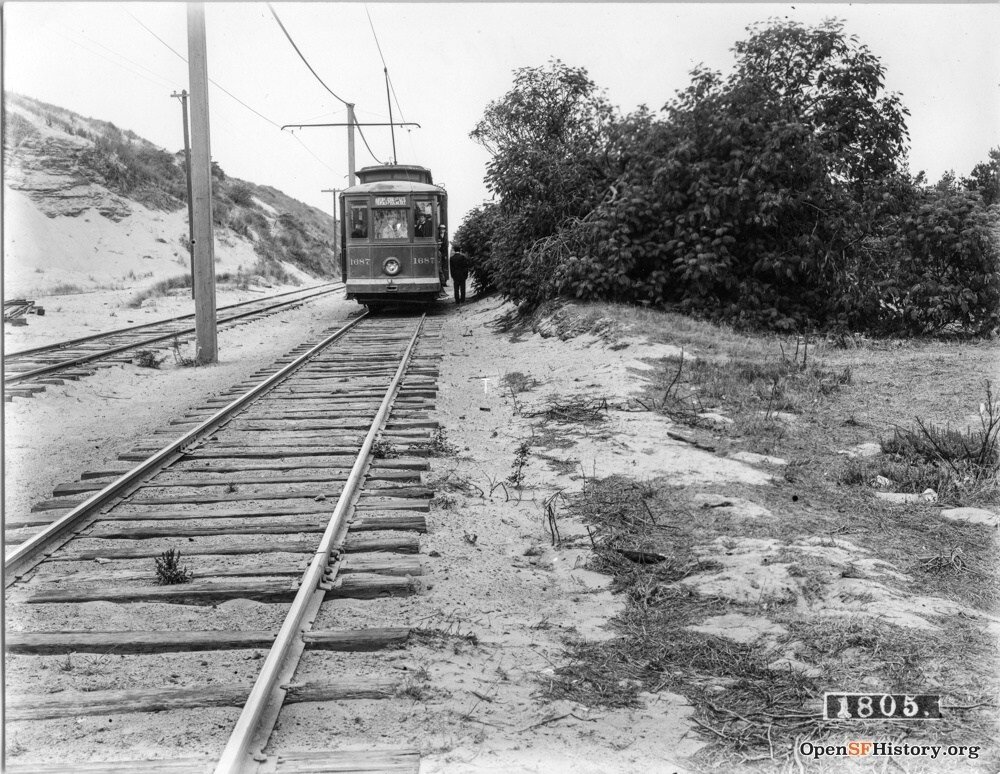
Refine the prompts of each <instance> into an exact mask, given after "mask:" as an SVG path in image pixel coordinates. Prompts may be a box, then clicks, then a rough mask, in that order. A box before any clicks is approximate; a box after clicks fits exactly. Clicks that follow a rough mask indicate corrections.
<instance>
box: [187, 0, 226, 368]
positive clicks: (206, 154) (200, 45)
mask: <svg viewBox="0 0 1000 774" xmlns="http://www.w3.org/2000/svg"><path fill="white" fill-rule="evenodd" d="M187 24H188V78H189V79H190V82H191V83H190V86H191V156H192V159H191V161H192V163H191V190H192V194H193V196H192V201H193V207H194V276H193V277H192V281H193V283H194V290H195V295H194V313H195V316H194V322H195V335H196V338H197V341H198V344H197V350H196V352H195V359H196V360H197V361H198V363H201V364H205V363H215V362H217V361H218V359H219V347H218V335H217V331H216V322H215V245H214V244H213V242H214V239H213V234H212V150H211V147H210V143H209V137H210V132H209V125H208V52H207V46H206V43H205V5H204V3H188V4H187Z"/></svg>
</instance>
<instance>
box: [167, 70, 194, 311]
mask: <svg viewBox="0 0 1000 774" xmlns="http://www.w3.org/2000/svg"><path fill="white" fill-rule="evenodd" d="M170 96H171V97H177V98H178V99H180V101H181V113H182V116H183V120H184V174H185V176H186V177H187V193H188V254H189V255H190V256H191V298H194V202H193V201H192V199H191V137H190V134H189V133H188V93H187V89H184V90H182V91H181V93H180V94H178V93H177V92H176V91H175V92H174V93H173V94H171V95H170Z"/></svg>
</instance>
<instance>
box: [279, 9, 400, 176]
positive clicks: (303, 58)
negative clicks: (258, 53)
mask: <svg viewBox="0 0 1000 774" xmlns="http://www.w3.org/2000/svg"><path fill="white" fill-rule="evenodd" d="M267 7H268V10H270V11H271V15H272V16H273V17H274V20H275V21H276V22H277V23H278V26H279V27H281V31H282V32H283V33H285V37H286V38H287V39H288V42H289V43H291V44H292V48H294V49H295V53H296V54H298V55H299V59H301V60H302V63H303V64H304V65H305V66H306V67H307V68H309V72H311V73H312V74H313V77H314V78H315V79H316V80H317V81H319V84H320V86H322V87H323V88H324V89H326V90H327V91H328V92H329V93H330V94H331V95H333V97H334V98H335V99H337V100H338V101H340V102H341V103H342V104H343V105H345V106H350V104H351V103H349V102H348V101H347V100H345V99H344V98H343V97H341V96H340V95H339V94H337V93H336V92H335V91H334V90H333V89H331V88H330V87H329V86H327V85H326V82H325V81H324V80H323V79H322V78H320V77H319V74H318V73H317V72H316V70H314V69H313V66H312V65H311V64H309V60H308V59H306V57H305V55H304V54H303V53H302V51H301V50H300V49H299V47H298V46H297V45H295V41H294V40H293V39H292V36H291V34H290V33H289V32H288V30H287V29H286V28H285V25H284V24H282V23H281V19H280V18H279V16H278V12H277V11H275V10H274V6H272V5H271V4H270V3H268V4H267ZM355 128H356V129H357V130H358V134H360V135H361V141H362V142H364V144H365V148H367V149H368V154H369V155H370V156H371V157H372V158H373V159H375V163H376V164H381V163H382V162H381V161H379V159H378V157H377V156H376V155H375V153H374V152H373V151H372V148H371V146H370V145H369V144H368V138H367V137H365V133H364V131H362V129H361V127H360V126H355Z"/></svg>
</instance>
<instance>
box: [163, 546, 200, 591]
mask: <svg viewBox="0 0 1000 774" xmlns="http://www.w3.org/2000/svg"><path fill="white" fill-rule="evenodd" d="M154 561H155V562H156V580H157V582H158V583H159V584H160V585H161V586H173V585H175V584H178V583H190V582H191V579H192V578H193V577H194V573H192V572H191V570H189V569H188V568H187V567H181V565H180V562H181V552H180V551H177V550H176V549H173V548H171V549H170V550H169V551H164V552H163V553H162V554H160V555H159V556H157V557H155V558H154Z"/></svg>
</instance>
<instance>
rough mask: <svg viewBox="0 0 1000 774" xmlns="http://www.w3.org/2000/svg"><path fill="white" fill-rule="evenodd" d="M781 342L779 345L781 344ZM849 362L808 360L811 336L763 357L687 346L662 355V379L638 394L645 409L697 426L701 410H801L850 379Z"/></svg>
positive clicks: (766, 413) (748, 427) (751, 427)
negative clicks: (692, 354) (709, 353)
mask: <svg viewBox="0 0 1000 774" xmlns="http://www.w3.org/2000/svg"><path fill="white" fill-rule="evenodd" d="M779 348H780V347H779ZM852 381H853V375H852V373H851V369H850V367H847V368H844V369H843V370H841V371H837V370H831V369H828V368H825V367H823V365H822V364H819V363H816V362H809V350H808V342H806V343H805V346H803V347H801V348H800V346H799V343H798V342H796V348H795V350H794V351H793V352H792V353H791V354H788V353H786V352H785V351H784V348H780V357H777V358H771V359H766V360H764V361H763V362H760V361H756V360H750V359H747V358H741V357H730V358H726V359H718V358H713V359H708V358H698V359H693V358H685V355H684V352H683V350H682V351H681V354H680V355H679V356H676V357H668V358H665V359H664V361H663V369H662V371H661V373H660V377H659V381H658V382H655V383H654V384H652V385H651V386H650V387H649V388H648V390H647V393H648V396H647V398H646V399H644V400H640V401H639V403H640V405H642V406H644V407H645V408H646V409H649V410H654V411H660V412H662V413H664V414H667V415H668V416H669V417H670V418H671V419H673V420H675V421H678V422H682V423H684V424H687V425H691V426H699V425H700V424H702V420H701V418H700V417H699V414H702V413H705V412H708V411H713V410H716V409H724V410H728V411H732V412H735V413H737V414H741V415H744V416H745V417H750V416H752V415H756V414H758V413H759V414H760V415H762V416H763V417H764V418H765V419H767V418H770V417H771V416H772V415H773V414H774V413H775V412H779V411H784V412H801V411H803V410H804V409H806V408H808V407H810V406H813V405H816V404H817V403H819V402H820V401H821V400H823V399H824V398H826V397H829V396H831V395H833V394H835V393H836V392H838V391H839V390H840V389H841V387H843V386H846V385H849V384H851V383H852ZM736 427H737V429H739V430H742V431H744V432H745V433H747V434H751V435H753V434H756V431H758V430H761V429H762V428H763V425H761V424H760V423H759V422H757V421H756V420H755V421H750V422H749V423H748V421H741V422H737V425H736Z"/></svg>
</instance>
